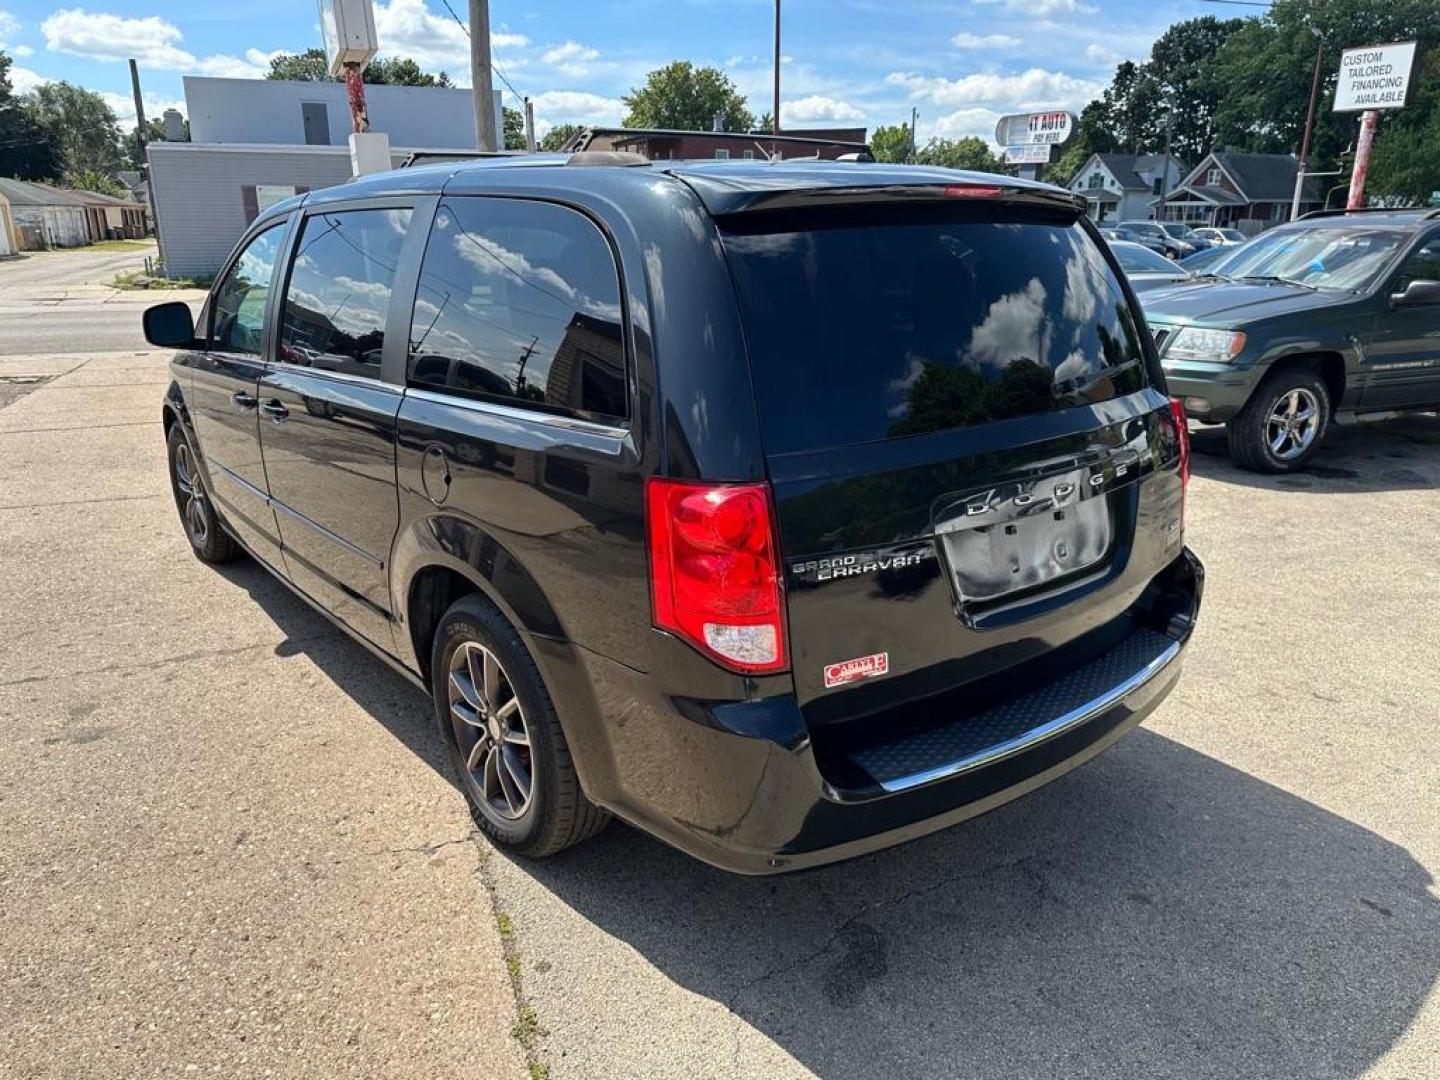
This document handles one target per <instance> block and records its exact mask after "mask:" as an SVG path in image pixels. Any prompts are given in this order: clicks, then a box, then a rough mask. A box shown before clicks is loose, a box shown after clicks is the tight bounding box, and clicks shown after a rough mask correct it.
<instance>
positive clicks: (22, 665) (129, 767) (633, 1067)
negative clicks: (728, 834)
mask: <svg viewBox="0 0 1440 1080" xmlns="http://www.w3.org/2000/svg"><path fill="white" fill-rule="evenodd" d="M21 368H24V369H25V370H26V371H27V372H32V373H38V374H44V375H47V376H50V377H51V378H50V381H49V382H46V383H44V384H43V385H41V386H39V387H38V388H37V389H34V390H33V391H32V392H30V393H28V394H27V395H26V396H25V397H23V398H21V399H19V400H17V401H15V402H13V403H12V404H11V405H9V406H8V407H5V408H0V570H3V571H4V582H5V594H4V595H5V597H6V603H5V604H4V605H3V606H0V642H3V643H4V644H3V653H0V655H3V664H0V724H3V725H4V729H5V733H6V736H7V737H6V739H5V741H4V743H3V744H0V829H3V836H4V837H5V842H4V844H0V916H3V923H0V927H3V929H0V1015H3V1016H4V1017H5V1020H6V1022H5V1024H3V1025H0V1074H4V1075H7V1076H9V1075H15V1076H22V1077H30V1076H46V1077H48V1076H65V1077H89V1076H96V1077H99V1076H107V1077H108V1076H116V1075H124V1076H129V1075H139V1074H151V1073H154V1074H169V1073H186V1072H187V1070H188V1069H189V1067H191V1066H194V1071H195V1072H198V1073H201V1074H212V1073H216V1074H224V1075H236V1074H238V1075H247V1076H249V1075H257V1076H258V1075H267V1074H269V1075H276V1076H299V1075H319V1076H338V1075H351V1076H387V1077H388V1076H459V1075H464V1076H479V1077H489V1076H495V1077H510V1076H523V1075H524V1074H525V1068H526V1064H527V1061H526V1055H525V1053H524V1052H523V1051H522V1050H521V1048H520V1047H519V1046H518V1044H517V1042H516V1039H515V1037H513V1036H512V1031H515V1030H520V1029H523V1028H527V1027H528V1028H533V1029H534V1030H535V1033H536V1037H537V1039H538V1042H537V1043H536V1046H535V1050H534V1054H535V1059H536V1060H538V1061H539V1062H541V1063H543V1064H545V1065H546V1066H548V1068H549V1070H550V1075H551V1076H552V1077H554V1078H555V1080H565V1078H572V1077H573V1078H583V1080H603V1078H611V1077H613V1078H617V1080H618V1078H630V1077H637V1076H646V1077H672V1076H673V1077H685V1078H704V1077H725V1078H731V1077H736V1076H763V1077H766V1078H767V1080H768V1078H772V1077H790V1076H810V1075H820V1076H826V1077H839V1078H853V1080H860V1078H869V1077H874V1076H894V1075H944V1076H968V1077H982V1078H1010V1077H1014V1078H1020V1077H1033V1076H1065V1077H1106V1078H1110V1077H1134V1078H1137V1080H1157V1078H1172V1077H1173V1078H1177V1080H1178V1078H1185V1080H1191V1078H1204V1077H1215V1078H1222V1077H1223V1078H1230V1077H1234V1076H1241V1075H1243V1076H1257V1077H1266V1078H1270V1077H1277V1078H1289V1077H1295V1078H1305V1080H1323V1078H1332V1077H1334V1078H1351V1077H1361V1076H1367V1077H1383V1078H1387V1080H1389V1078H1394V1080H1400V1078H1409V1080H1418V1078H1419V1077H1422V1076H1429V1075H1431V1074H1432V1073H1433V1072H1434V1067H1433V1066H1434V1062H1435V1061H1437V1060H1440V991H1437V979H1440V890H1437V888H1436V885H1435V880H1434V876H1435V873H1436V869H1437V867H1440V747H1437V744H1436V741H1435V732H1436V730H1437V729H1440V690H1437V687H1436V683H1435V679H1434V673H1435V671H1436V670H1437V669H1440V634H1437V632H1436V631H1437V629H1440V619H1437V617H1436V615H1435V611H1436V610H1437V602H1440V564H1437V563H1436V562H1435V561H1434V559H1433V557H1432V552H1433V547H1434V543H1433V538H1434V536H1435V535H1436V532H1437V530H1440V499H1437V491H1440V420H1437V419H1436V418H1433V417H1427V418H1418V419H1411V420H1405V421H1396V422H1392V423H1387V424H1382V425H1378V426H1376V427H1374V428H1367V429H1361V430H1347V431H1337V432H1335V433H1334V437H1333V438H1332V439H1331V441H1330V442H1329V443H1328V444H1327V446H1326V448H1325V450H1324V452H1323V456H1322V458H1321V460H1320V464H1319V467H1318V468H1317V469H1316V470H1314V471H1312V472H1310V473H1307V474H1303V475H1299V476H1293V477H1286V478H1281V479H1265V478H1258V477H1255V476H1250V475H1246V474H1243V473H1239V472H1237V471H1236V470H1234V469H1233V468H1231V467H1230V465H1229V464H1228V462H1227V461H1226V460H1225V459H1224V457H1223V448H1222V441H1221V440H1220V438H1219V437H1218V435H1217V434H1216V433H1214V432H1203V431H1202V432H1200V433H1198V434H1197V438H1196V447H1197V459H1196V469H1195V472H1196V477H1195V480H1194V482H1193V485H1192V488H1191V494H1190V508H1189V514H1190V539H1191V543H1192V544H1193V546H1194V547H1195V548H1196V549H1197V550H1198V551H1199V552H1200V554H1201V556H1202V557H1203V558H1204V559H1205V561H1206V563H1207V566H1208V568H1209V571H1210V578H1209V584H1208V589H1207V599H1206V608H1205V613H1204V618H1203V620H1202V624H1201V627H1200V629H1199V631H1198V632H1197V637H1196V640H1195V643H1194V647H1193V648H1192V650H1191V651H1190V656H1189V660H1188V663H1187V670H1186V673H1185V676H1184V678H1183V679H1182V681H1181V684H1180V687H1179V689H1178V691H1177V692H1176V693H1175V694H1174V695H1173V696H1172V698H1171V699H1170V700H1169V701H1168V702H1167V703H1166V704H1165V705H1164V706H1163V707H1162V709H1161V710H1160V711H1159V712H1158V713H1157V714H1156V715H1155V716H1153V717H1152V718H1151V719H1150V720H1149V721H1147V723H1146V724H1145V726H1144V727H1143V728H1142V729H1141V730H1139V731H1137V732H1135V733H1134V734H1133V735H1131V736H1129V737H1128V738H1126V739H1125V740H1124V741H1122V742H1121V743H1120V744H1119V745H1118V746H1117V747H1115V748H1114V749H1112V750H1111V751H1109V752H1107V753H1105V754H1104V755H1102V756H1101V757H1100V758H1098V759H1097V760H1095V761H1094V762H1092V763H1090V764H1088V765H1086V766H1084V767H1083V768H1081V769H1079V770H1077V771H1076V772H1074V773H1072V774H1070V775H1068V776H1066V777H1064V778H1063V779H1061V780H1059V781H1057V782H1056V783H1054V784H1052V785H1050V786H1049V787H1048V788H1046V789H1044V790H1042V791H1040V792H1037V793H1036V794H1034V795H1032V796H1030V797H1028V798H1025V799H1022V800H1020V801H1018V802H1016V803H1013V804H1011V805H1009V806H1007V807H1005V808H1002V809H1001V810H998V811H996V812H994V813H992V814H989V815H987V816H985V817H983V818H981V819H978V820H976V821H974V822H971V823H969V824H966V825H962V826H960V827H958V828H955V829H952V830H949V831H947V832H944V833H941V834H938V835H935V836H932V837H929V838H927V839H924V840H921V841H918V842H916V843H913V844H910V845H907V846H905V847H902V848H898V849H893V850H891V851H887V852H882V853H880V854H877V855H874V856H871V857H868V858H865V859H860V860H857V861H854V862H851V863H847V864H842V865H840V866H833V867H827V868H823V869H820V870H815V871H811V872H807V873H803V874H799V875H793V876H788V877H781V878H771V879H747V878H739V877H733V876H729V875H725V874H722V873H719V872H718V871H714V870H711V869H710V868H708V867H706V866H703V865H701V864H699V863H696V862H694V861H693V860H691V859H689V858H687V857H685V856H682V855H679V854H677V853H675V852H673V851H671V850H669V849H668V848H666V847H664V846H663V845H661V844H659V843H657V842H655V841H653V840H650V839H649V838H647V837H645V836H643V835H641V834H640V833H638V832H636V831H634V830H631V829H629V828H627V827H624V826H623V825H620V824H615V825H612V826H611V827H610V829H608V830H607V831H606V832H604V833H602V834H601V835H600V836H598V837H596V838H595V839H594V840H592V841H590V842H589V843H587V844H585V845H583V846H582V847H580V848H577V849H575V850H574V851H572V852H570V853H568V854H566V855H564V856H561V857H559V858H556V859H553V860H550V861H547V862H544V863H529V862H523V861H516V860H511V859H509V858H506V857H504V856H502V855H499V854H497V853H494V852H491V851H490V850H489V849H488V847H487V846H486V845H485V843H484V841H483V840H481V839H479V838H477V837H476V835H475V832H474V829H473V827H472V823H471V822H470V819H469V816H468V814H467V813H466V811H465V808H464V806H463V803H462V801H461V799H460V797H459V796H458V794H457V793H456V792H455V791H454V790H453V789H452V788H451V786H450V785H449V783H448V781H447V780H446V779H445V778H444V777H443V775H442V772H441V770H442V768H443V766H442V764H441V758H440V755H439V752H438V743H437V741H436V738H435V736H434V733H433V731H432V728H431V720H430V717H429V712H428V703H427V702H426V701H425V699H424V697H423V695H420V694H419V693H418V692H416V691H414V690H413V689H412V688H410V687H409V686H408V685H407V684H405V683H403V682H402V681H401V680H399V679H398V678H396V677H395V676H393V675H391V674H390V673H389V672H388V671H386V670H385V669H384V668H383V667H382V666H381V665H380V664H379V663H378V662H376V661H375V660H373V659H372V658H371V657H370V656H369V655H368V654H367V653H366V652H364V651H363V650H362V649H361V648H360V647H358V646H356V645H354V644H352V643H350V642H349V641H348V640H346V639H345V638H344V637H343V636H341V635H340V634H339V633H338V632H336V631H335V630H333V629H332V628H331V627H330V626H329V625H328V624H327V623H326V622H325V621H324V620H322V619H321V618H320V617H319V616H317V615H315V614H313V613H312V612H311V611H310V610H309V609H308V608H306V607H305V605H304V604H303V603H301V602H300V601H299V600H297V599H295V598H294V597H292V596H291V595H290V594H289V593H287V592H286V591H285V590H284V589H283V587H281V586H280V585H278V584H277V583H275V582H274V581H272V580H271V579H270V578H269V577H268V576H267V575H266V574H265V573H264V572H263V571H261V570H259V569H258V568H256V567H254V566H251V565H248V564H246V563H244V562H241V563H239V564H237V565H235V566H233V567H230V568H227V569H225V570H224V571H222V572H216V571H214V570H212V569H210V568H207V567H204V566H202V565H201V564H200V563H198V562H197V561H195V560H194V559H193V558H191V557H190V556H189V554H188V553H187V552H186V551H185V548H184V541H183V537H182V534H181V531H180V528H179V525H178V523H177V521H176V520H175V514H174V508H173V506H172V505H171V504H170V501H169V496H168V492H167V490H166V487H165V477H164V472H163V455H162V453H161V447H160V425H159V422H158V403H159V397H160V393H161V390H162V387H163V383H164V368H163V363H162V360H161V358H159V357H157V356H154V355H151V354H144V353H113V354H107V355H105V356H98V355H68V354H59V355H53V356H46V357H33V356H25V357H0V376H3V375H4V374H5V373H6V372H14V371H20V370H21ZM82 432H83V435H82V434H81V433H82ZM497 910H499V911H501V912H503V914H504V919H503V920H501V921H500V925H503V926H504V927H505V928H506V929H505V932H504V934H503V935H502V934H501V933H500V930H499V929H498V927H497ZM502 937H503V940H502ZM507 962H508V963H509V964H513V966H514V967H515V969H516V971H518V973H519V978H520V980H521V987H522V988H523V992H522V994H521V996H520V998H519V999H518V1002H517V997H516V991H515V986H514V985H513V984H512V983H511V981H510V978H509V973H508V972H507V970H506V969H507ZM517 1004H518V1005H523V1006H525V1007H527V1008H533V1009H534V1015H533V1017H532V1018H530V1021H529V1022H526V1023H522V1021H521V1018H520V1015H519V1012H518V1009H517Z"/></svg>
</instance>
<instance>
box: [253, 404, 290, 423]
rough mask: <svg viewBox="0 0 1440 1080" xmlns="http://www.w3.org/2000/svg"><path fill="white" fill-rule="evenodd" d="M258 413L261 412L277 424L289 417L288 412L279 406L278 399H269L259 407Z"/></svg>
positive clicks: (282, 406)
mask: <svg viewBox="0 0 1440 1080" xmlns="http://www.w3.org/2000/svg"><path fill="white" fill-rule="evenodd" d="M260 411H261V412H263V413H264V414H265V415H266V416H268V417H269V418H270V419H271V420H273V421H275V423H277V424H278V423H280V421H282V420H284V419H285V418H286V417H287V416H289V415H290V410H289V409H287V408H285V406H284V405H282V404H280V399H279V398H270V399H269V400H268V401H266V402H264V403H263V404H262V405H261V406H260Z"/></svg>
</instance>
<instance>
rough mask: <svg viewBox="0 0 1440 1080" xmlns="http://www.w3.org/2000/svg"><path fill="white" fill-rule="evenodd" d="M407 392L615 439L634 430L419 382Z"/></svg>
mask: <svg viewBox="0 0 1440 1080" xmlns="http://www.w3.org/2000/svg"><path fill="white" fill-rule="evenodd" d="M405 395H406V397H413V398H416V399H417V400H419V401H430V402H434V403H435V404H436V405H449V406H453V407H455V408H460V409H469V410H470V411H471V412H478V413H485V414H487V415H489V416H496V417H499V418H501V419H504V420H523V421H525V422H526V423H532V424H543V425H545V426H546V427H553V428H560V429H561V430H563V431H582V432H585V433H586V434H590V435H603V436H605V437H607V438H611V439H623V438H625V436H627V435H629V434H630V427H629V425H628V424H626V425H625V426H623V427H622V426H618V425H615V424H604V423H601V422H599V421H597V420H581V419H580V418H579V417H574V416H561V415H559V414H558V413H547V412H539V411H538V410H535V409H525V408H519V407H516V406H513V405H501V404H499V403H498V402H493V401H481V400H479V399H477V398H469V397H460V396H459V395H456V394H442V393H440V392H439V391H437V390H422V389H420V388H419V387H415V386H409V387H406V388H405Z"/></svg>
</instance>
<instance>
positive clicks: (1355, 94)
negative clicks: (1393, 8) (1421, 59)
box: [1335, 41, 1415, 112]
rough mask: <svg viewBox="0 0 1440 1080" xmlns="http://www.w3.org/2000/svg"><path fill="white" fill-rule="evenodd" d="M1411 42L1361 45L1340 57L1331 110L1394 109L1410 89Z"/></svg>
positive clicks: (1413, 45) (1412, 63)
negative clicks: (1338, 74) (1338, 76)
mask: <svg viewBox="0 0 1440 1080" xmlns="http://www.w3.org/2000/svg"><path fill="white" fill-rule="evenodd" d="M1414 65H1415V42H1413V41H1401V42H1397V43H1395V44H1393V45H1365V46H1362V47H1361V48H1358V49H1346V50H1345V51H1344V52H1343V53H1341V54H1340V81H1339V82H1338V83H1336V84H1335V111H1336V112H1362V111H1368V110H1370V109H1398V108H1401V107H1402V106H1403V105H1404V104H1405V95H1406V93H1407V92H1408V91H1409V89H1410V69H1411V68H1412V67H1414Z"/></svg>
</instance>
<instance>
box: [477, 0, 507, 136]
mask: <svg viewBox="0 0 1440 1080" xmlns="http://www.w3.org/2000/svg"><path fill="white" fill-rule="evenodd" d="M470 82H471V85H472V86H473V87H474V91H473V92H474V94H475V139H476V141H477V143H478V145H479V148H480V149H481V150H492V151H493V150H498V149H499V148H500V144H499V142H498V141H497V140H496V137H495V136H496V131H495V87H494V86H493V84H492V83H491V77H490V0H470Z"/></svg>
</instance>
